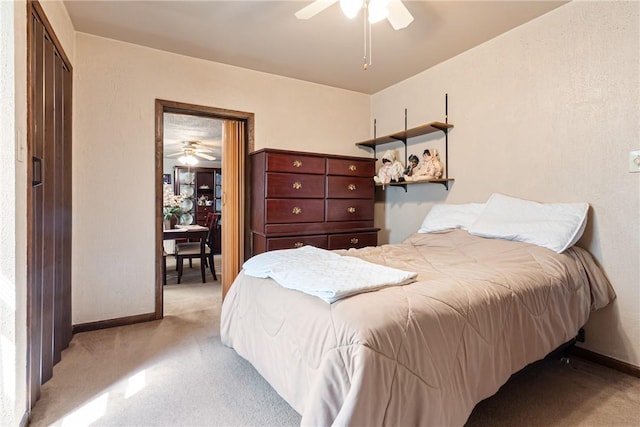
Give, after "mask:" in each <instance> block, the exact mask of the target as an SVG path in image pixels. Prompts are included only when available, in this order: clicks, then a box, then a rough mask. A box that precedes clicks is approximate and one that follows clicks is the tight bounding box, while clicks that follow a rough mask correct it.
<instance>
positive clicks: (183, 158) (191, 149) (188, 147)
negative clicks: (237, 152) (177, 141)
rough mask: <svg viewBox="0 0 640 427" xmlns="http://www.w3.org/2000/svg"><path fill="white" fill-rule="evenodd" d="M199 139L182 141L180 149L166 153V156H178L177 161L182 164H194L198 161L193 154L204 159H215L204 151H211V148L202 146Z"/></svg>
mask: <svg viewBox="0 0 640 427" xmlns="http://www.w3.org/2000/svg"><path fill="white" fill-rule="evenodd" d="M200 145H201V144H200V142H199V141H182V147H181V149H180V151H178V152H176V153H172V154H167V157H173V156H180V157H179V158H178V161H179V162H180V163H183V164H188V165H194V164H196V163H198V159H196V157H195V156H198V157H201V158H203V159H206V160H216V158H215V157H214V156H211V155H209V154H206V153H213V151H212V150H209V149H207V148H202V147H201V146H200Z"/></svg>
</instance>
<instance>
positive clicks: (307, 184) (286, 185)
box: [266, 172, 324, 199]
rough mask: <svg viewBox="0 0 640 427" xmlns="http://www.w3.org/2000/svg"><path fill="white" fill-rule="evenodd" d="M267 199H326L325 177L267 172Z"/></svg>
mask: <svg viewBox="0 0 640 427" xmlns="http://www.w3.org/2000/svg"><path fill="white" fill-rule="evenodd" d="M266 187H267V189H266V193H267V194H266V197H269V198H286V197H291V198H311V199H314V198H315V199H321V198H323V197H324V176H322V175H304V174H294V173H280V172H267V173H266Z"/></svg>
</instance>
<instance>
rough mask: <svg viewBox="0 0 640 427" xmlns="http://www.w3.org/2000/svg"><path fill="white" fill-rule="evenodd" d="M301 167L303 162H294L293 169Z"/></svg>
mask: <svg viewBox="0 0 640 427" xmlns="http://www.w3.org/2000/svg"><path fill="white" fill-rule="evenodd" d="M300 166H302V161H301V160H294V161H293V167H294V168H299V167H300Z"/></svg>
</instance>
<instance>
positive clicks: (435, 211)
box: [418, 203, 484, 233]
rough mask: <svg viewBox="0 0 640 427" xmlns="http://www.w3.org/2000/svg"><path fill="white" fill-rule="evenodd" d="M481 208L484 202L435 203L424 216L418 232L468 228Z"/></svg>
mask: <svg viewBox="0 0 640 427" xmlns="http://www.w3.org/2000/svg"><path fill="white" fill-rule="evenodd" d="M483 209H484V203H465V204H459V205H455V204H447V205H445V204H439V205H435V206H434V207H432V208H431V210H430V211H429V213H427V216H425V217H424V220H423V221H422V225H421V226H420V229H418V233H433V232H436V231H443V230H450V229H452V228H460V229H462V230H468V229H469V227H470V226H471V224H473V223H474V222H475V220H476V219H477V218H478V216H479V215H480V213H481V212H482V210H483Z"/></svg>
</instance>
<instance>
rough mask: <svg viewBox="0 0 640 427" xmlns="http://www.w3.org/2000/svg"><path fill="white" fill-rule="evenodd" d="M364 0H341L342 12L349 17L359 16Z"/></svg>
mask: <svg viewBox="0 0 640 427" xmlns="http://www.w3.org/2000/svg"><path fill="white" fill-rule="evenodd" d="M362 4H363V0H340V9H342V13H344V15H345V16H346V17H347V18H349V19H353V18H355V17H356V16H358V12H360V9H362Z"/></svg>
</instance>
